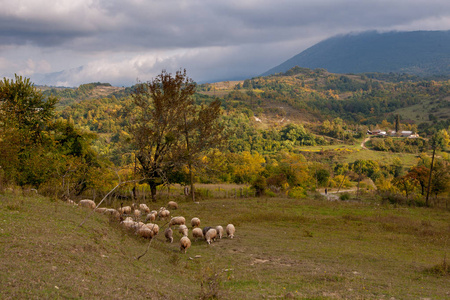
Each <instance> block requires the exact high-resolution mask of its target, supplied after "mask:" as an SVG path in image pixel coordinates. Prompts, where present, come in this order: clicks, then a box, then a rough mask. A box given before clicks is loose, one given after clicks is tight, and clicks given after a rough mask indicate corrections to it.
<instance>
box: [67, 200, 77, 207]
mask: <svg viewBox="0 0 450 300" xmlns="http://www.w3.org/2000/svg"><path fill="white" fill-rule="evenodd" d="M67 203H69V204H70V205H74V206H77V205H78V204H77V203H76V202H75V201H73V200H70V199H68V200H67Z"/></svg>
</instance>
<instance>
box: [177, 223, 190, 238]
mask: <svg viewBox="0 0 450 300" xmlns="http://www.w3.org/2000/svg"><path fill="white" fill-rule="evenodd" d="M178 232H179V233H181V234H182V235H184V236H188V234H189V230H188V228H187V226H186V225H180V226H179V227H178Z"/></svg>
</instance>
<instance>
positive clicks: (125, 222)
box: [120, 218, 136, 230]
mask: <svg viewBox="0 0 450 300" xmlns="http://www.w3.org/2000/svg"><path fill="white" fill-rule="evenodd" d="M134 223H136V222H134V221H133V219H131V218H126V219H125V220H123V221H122V222H120V225H122V226H123V227H125V229H128V230H129V229H132V228H133V227H134V226H135V225H134Z"/></svg>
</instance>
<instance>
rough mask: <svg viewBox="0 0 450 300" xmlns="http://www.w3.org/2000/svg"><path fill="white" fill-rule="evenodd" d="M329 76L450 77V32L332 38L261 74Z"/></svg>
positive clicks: (371, 33) (375, 33) (374, 32)
mask: <svg viewBox="0 0 450 300" xmlns="http://www.w3.org/2000/svg"><path fill="white" fill-rule="evenodd" d="M295 66H299V67H303V68H310V69H317V68H323V69H326V70H328V71H329V72H332V73H341V74H346V73H366V72H380V73H390V72H393V73H408V74H414V75H419V76H433V75H450V31H409V32H396V31H395V32H386V33H379V32H376V31H369V32H363V33H359V34H347V35H339V36H335V37H331V38H329V39H326V40H324V41H322V42H319V43H317V44H316V45H314V46H312V47H310V48H308V49H306V50H305V51H303V52H301V53H299V54H297V55H295V56H294V57H292V58H290V59H288V60H287V61H285V62H284V63H282V64H280V65H278V66H276V67H274V68H272V69H270V70H269V71H267V72H265V73H263V74H261V75H262V76H267V75H271V74H275V73H280V72H286V71H287V70H289V69H291V68H293V67H295Z"/></svg>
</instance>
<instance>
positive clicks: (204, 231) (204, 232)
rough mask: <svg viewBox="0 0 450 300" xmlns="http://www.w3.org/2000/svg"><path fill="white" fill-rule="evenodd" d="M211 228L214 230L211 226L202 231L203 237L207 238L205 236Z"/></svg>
mask: <svg viewBox="0 0 450 300" xmlns="http://www.w3.org/2000/svg"><path fill="white" fill-rule="evenodd" d="M211 228H212V227H209V226H206V227H203V230H202V233H203V236H205V235H206V232H207V231H208V230H210V229H211Z"/></svg>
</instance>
